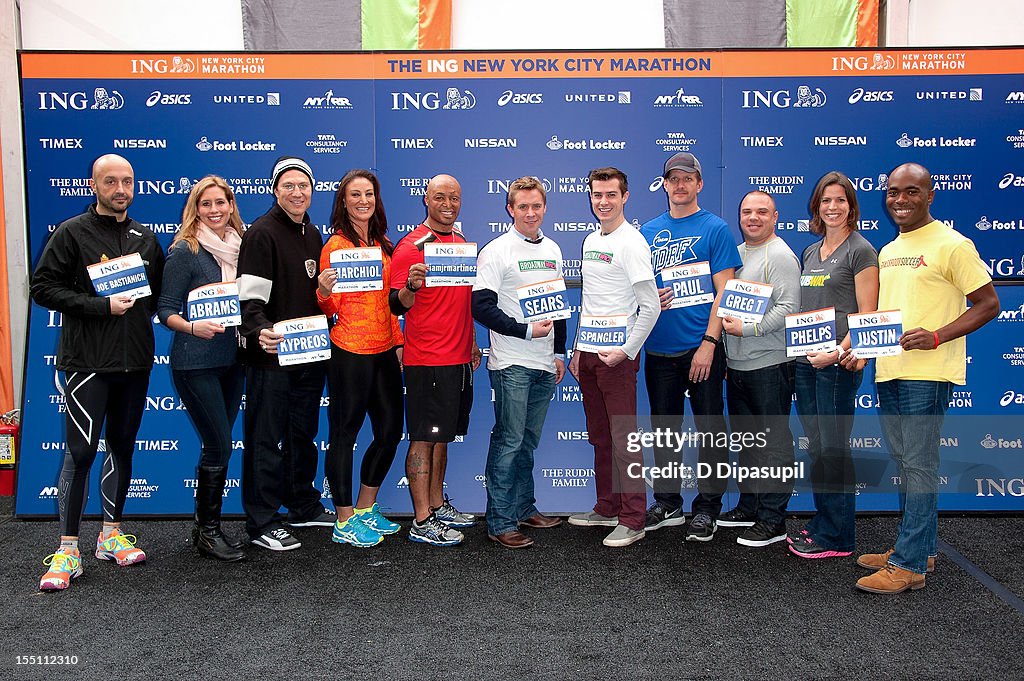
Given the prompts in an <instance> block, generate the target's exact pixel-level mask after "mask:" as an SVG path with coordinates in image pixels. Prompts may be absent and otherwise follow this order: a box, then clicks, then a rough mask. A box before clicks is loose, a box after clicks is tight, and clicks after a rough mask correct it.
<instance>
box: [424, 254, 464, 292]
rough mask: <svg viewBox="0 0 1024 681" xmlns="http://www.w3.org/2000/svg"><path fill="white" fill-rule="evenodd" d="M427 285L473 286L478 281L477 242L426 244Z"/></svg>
mask: <svg viewBox="0 0 1024 681" xmlns="http://www.w3.org/2000/svg"><path fill="white" fill-rule="evenodd" d="M423 262H424V263H426V265H427V279H426V284H427V286H472V285H473V284H474V283H476V244H474V243H464V244H438V243H432V244H425V245H424V246H423Z"/></svg>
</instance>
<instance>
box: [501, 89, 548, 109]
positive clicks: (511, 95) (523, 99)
mask: <svg viewBox="0 0 1024 681" xmlns="http://www.w3.org/2000/svg"><path fill="white" fill-rule="evenodd" d="M543 103H544V95H542V94H541V93H539V92H512V91H511V90H505V91H504V92H502V93H501V96H500V97H498V106H507V105H509V104H543Z"/></svg>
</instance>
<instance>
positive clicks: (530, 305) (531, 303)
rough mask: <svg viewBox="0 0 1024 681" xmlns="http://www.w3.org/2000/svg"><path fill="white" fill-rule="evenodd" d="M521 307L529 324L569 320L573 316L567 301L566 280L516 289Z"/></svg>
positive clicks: (555, 280) (542, 282)
mask: <svg viewBox="0 0 1024 681" xmlns="http://www.w3.org/2000/svg"><path fill="white" fill-rule="evenodd" d="M516 295H517V296H519V307H520V308H521V309H522V311H523V317H524V318H525V319H526V321H527V322H543V321H547V320H549V319H551V320H555V319H568V318H569V317H571V316H572V312H570V311H569V304H568V303H567V302H566V300H565V279H552V280H551V281H541V282H538V283H536V284H530V285H528V286H520V287H519V288H517V289H516Z"/></svg>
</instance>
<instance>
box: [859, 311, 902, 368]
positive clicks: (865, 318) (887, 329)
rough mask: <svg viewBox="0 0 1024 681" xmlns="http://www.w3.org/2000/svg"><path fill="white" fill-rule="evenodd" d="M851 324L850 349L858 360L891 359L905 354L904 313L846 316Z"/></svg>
mask: <svg viewBox="0 0 1024 681" xmlns="http://www.w3.org/2000/svg"><path fill="white" fill-rule="evenodd" d="M846 319H847V320H848V321H849V322H850V349H851V350H852V351H853V355H854V357H856V358H857V359H870V358H872V357H891V356H892V355H898V354H900V353H901V352H903V347H902V346H901V345H900V336H902V335H903V313H902V312H900V311H899V310H879V311H878V312H867V313H864V314H850V315H847V316H846Z"/></svg>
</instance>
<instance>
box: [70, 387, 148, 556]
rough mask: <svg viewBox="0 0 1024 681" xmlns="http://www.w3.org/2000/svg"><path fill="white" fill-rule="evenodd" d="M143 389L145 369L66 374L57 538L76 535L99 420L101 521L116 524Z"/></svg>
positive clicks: (127, 480)
mask: <svg viewBox="0 0 1024 681" xmlns="http://www.w3.org/2000/svg"><path fill="white" fill-rule="evenodd" d="M148 389H149V372H148V371H132V372H128V373H109V374H108V373H103V374H89V373H84V372H79V371H73V372H68V374H67V387H66V388H65V389H64V399H65V405H66V407H67V409H66V417H67V418H66V420H65V423H66V430H67V435H66V440H67V448H66V450H65V454H64V466H63V467H62V468H61V470H60V482H58V484H57V503H58V508H59V511H60V533H61V536H67V537H77V536H78V532H79V527H80V525H81V523H82V512H83V511H84V510H85V502H86V501H87V500H88V497H89V490H88V485H89V470H90V469H91V468H92V463H93V461H95V459H96V450H97V448H98V447H99V443H100V429H101V428H103V422H104V420H106V428H105V432H104V436H105V439H106V445H107V446H106V456H105V457H104V458H103V472H102V477H101V478H100V495H101V497H102V506H103V520H105V521H107V522H117V521H120V520H121V512H122V511H123V510H124V502H125V499H127V498H128V485H129V484H130V483H131V480H132V452H133V451H134V450H135V436H136V435H138V432H139V424H140V423H142V412H143V411H144V409H145V406H146V391H147V390H148Z"/></svg>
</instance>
